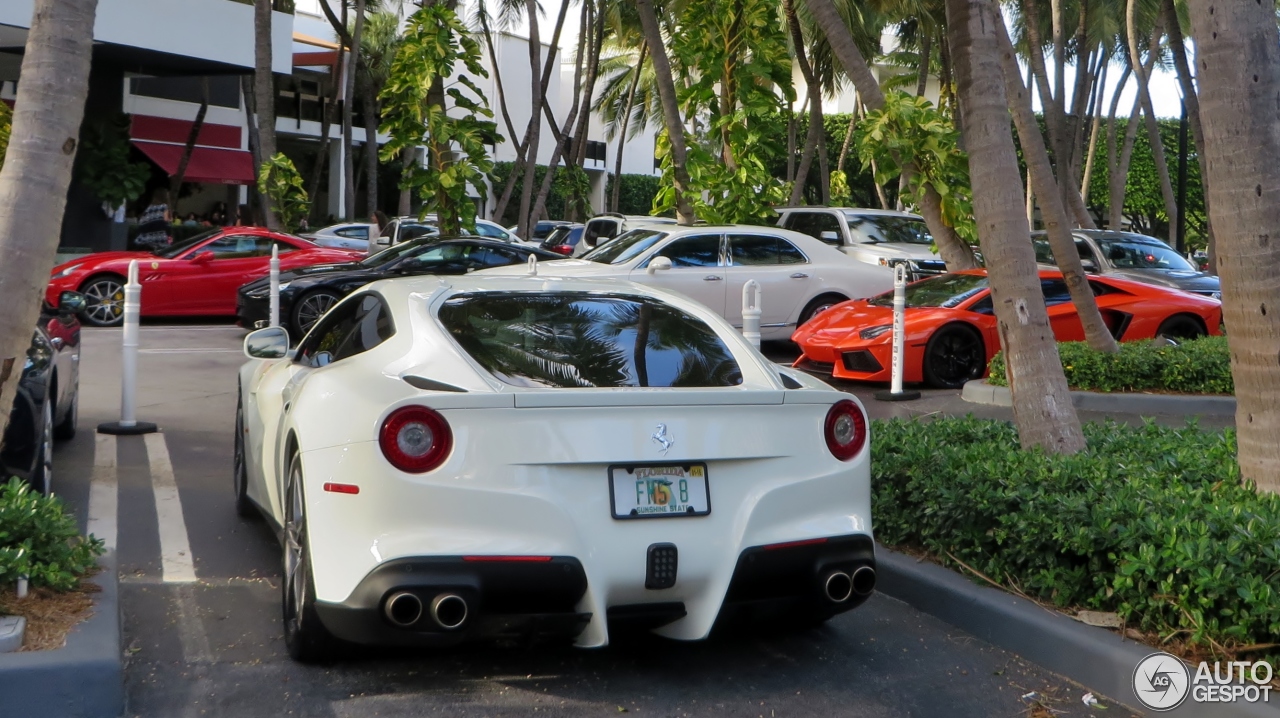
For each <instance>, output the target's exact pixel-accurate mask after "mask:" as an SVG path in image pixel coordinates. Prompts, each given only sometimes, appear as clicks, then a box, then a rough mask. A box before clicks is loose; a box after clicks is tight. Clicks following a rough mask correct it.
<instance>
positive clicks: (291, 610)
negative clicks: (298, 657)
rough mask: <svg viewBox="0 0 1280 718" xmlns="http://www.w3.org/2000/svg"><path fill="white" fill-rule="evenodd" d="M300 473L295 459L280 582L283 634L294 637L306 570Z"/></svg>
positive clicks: (287, 508)
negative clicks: (283, 603)
mask: <svg viewBox="0 0 1280 718" xmlns="http://www.w3.org/2000/svg"><path fill="white" fill-rule="evenodd" d="M301 486H302V469H301V467H300V465H299V462H298V461H297V460H296V459H295V460H294V463H293V466H291V467H290V468H289V496H288V501H287V504H286V505H285V523H284V580H285V586H286V588H285V606H284V608H285V630H286V632H289V633H294V634H296V633H298V631H299V629H300V627H301V625H300V624H301V621H302V614H303V608H304V602H305V601H306V581H307V576H306V567H305V565H304V564H305V557H304V556H303V550H304V549H303V547H304V546H305V545H306V517H305V516H304V513H303V512H304V509H303V502H302V491H301Z"/></svg>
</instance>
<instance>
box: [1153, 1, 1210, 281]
mask: <svg viewBox="0 0 1280 718" xmlns="http://www.w3.org/2000/svg"><path fill="white" fill-rule="evenodd" d="M1161 12H1162V14H1163V17H1164V25H1165V30H1166V32H1168V33H1169V49H1170V50H1172V54H1173V66H1174V68H1175V69H1176V70H1177V75H1178V84H1179V85H1180V86H1181V87H1182V101H1183V102H1184V103H1185V104H1186V107H1187V124H1189V125H1191V138H1192V140H1193V141H1194V142H1195V145H1196V162H1197V163H1198V164H1199V165H1200V184H1201V186H1202V187H1203V188H1204V213H1205V234H1206V235H1207V238H1208V240H1209V271H1210V272H1212V273H1214V274H1217V272H1218V267H1217V252H1216V251H1215V250H1216V248H1217V243H1216V242H1215V241H1214V234H1213V220H1212V219H1211V216H1212V214H1213V211H1212V209H1211V208H1210V206H1209V203H1210V201H1211V200H1210V199H1209V184H1208V182H1209V168H1208V166H1207V163H1206V160H1205V149H1204V127H1203V126H1202V125H1201V124H1200V100H1199V97H1198V96H1197V94H1196V92H1197V90H1196V85H1195V77H1194V76H1193V75H1192V74H1191V66H1190V63H1189V62H1188V61H1187V48H1186V41H1185V39H1184V38H1183V36H1182V25H1181V24H1180V23H1179V22H1178V11H1177V9H1176V8H1175V7H1174V5H1173V0H1164V2H1163V3H1162V8H1161ZM1184 239H1185V238H1184Z"/></svg>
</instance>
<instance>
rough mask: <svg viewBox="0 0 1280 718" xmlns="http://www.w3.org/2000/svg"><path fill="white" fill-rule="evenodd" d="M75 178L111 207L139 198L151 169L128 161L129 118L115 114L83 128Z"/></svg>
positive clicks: (142, 164)
mask: <svg viewBox="0 0 1280 718" xmlns="http://www.w3.org/2000/svg"><path fill="white" fill-rule="evenodd" d="M76 168H77V170H76V175H77V177H78V178H79V180H80V184H82V185H84V187H85V188H87V189H88V190H89V191H90V192H92V193H93V194H94V196H95V197H97V198H98V199H100V200H102V201H103V202H106V203H107V204H108V205H109V206H111V207H119V206H120V205H122V204H127V203H129V202H132V201H134V200H136V199H138V198H139V197H141V196H142V193H143V192H144V191H145V190H146V188H147V180H148V179H150V177H151V166H150V165H148V164H147V163H145V162H132V161H130V159H129V116H128V115H115V116H113V117H108V118H105V119H100V120H98V121H96V122H92V123H90V124H88V126H86V127H85V130H84V132H83V133H82V138H81V142H80V150H79V152H78V153H77V154H76Z"/></svg>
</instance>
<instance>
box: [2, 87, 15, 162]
mask: <svg viewBox="0 0 1280 718" xmlns="http://www.w3.org/2000/svg"><path fill="white" fill-rule="evenodd" d="M12 130H13V110H10V109H9V106H8V105H7V104H5V103H3V102H0V167H4V153H5V151H7V150H8V149H9V133H10V131H12Z"/></svg>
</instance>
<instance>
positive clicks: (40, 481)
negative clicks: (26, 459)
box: [31, 397, 53, 496]
mask: <svg viewBox="0 0 1280 718" xmlns="http://www.w3.org/2000/svg"><path fill="white" fill-rule="evenodd" d="M31 490H32V491H35V492H37V493H41V494H44V495H45V496H48V495H50V494H51V493H53V397H49V398H48V399H45V402H44V408H43V409H42V410H41V420H40V438H39V440H38V441H37V442H36V460H35V464H34V465H33V466H32V467H31Z"/></svg>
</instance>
